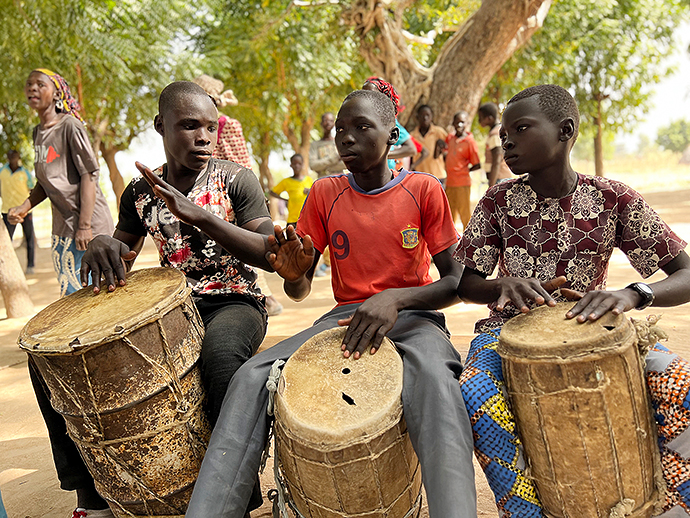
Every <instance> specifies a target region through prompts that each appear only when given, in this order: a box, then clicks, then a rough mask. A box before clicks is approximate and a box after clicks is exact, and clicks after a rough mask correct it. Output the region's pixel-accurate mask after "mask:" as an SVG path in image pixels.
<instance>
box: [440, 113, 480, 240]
mask: <svg viewBox="0 0 690 518" xmlns="http://www.w3.org/2000/svg"><path fill="white" fill-rule="evenodd" d="M468 118H469V116H468V115H467V112H465V111H459V112H458V113H456V114H455V115H453V127H454V128H455V134H454V135H448V137H446V148H445V149H444V151H443V154H444V157H445V160H446V174H447V178H446V196H447V197H448V204H449V205H450V212H451V215H452V217H453V221H456V220H457V217H458V216H460V221H462V228H463V229H465V228H467V223H469V221H470V216H471V215H472V214H471V211H470V188H471V186H472V179H471V178H470V171H474V170H476V169H479V168H480V166H481V164H480V160H479V146H477V142H475V140H474V137H473V136H472V133H470V132H469V131H467V119H468Z"/></svg>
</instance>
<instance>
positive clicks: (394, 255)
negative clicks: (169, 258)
mask: <svg viewBox="0 0 690 518" xmlns="http://www.w3.org/2000/svg"><path fill="white" fill-rule="evenodd" d="M397 139H398V132H397V129H396V128H395V112H394V108H393V104H392V103H391V101H390V99H388V98H387V97H386V96H385V95H383V94H381V93H379V92H373V91H366V90H358V91H355V92H353V93H351V94H350V95H349V96H348V97H347V98H346V99H345V101H344V102H343V104H342V107H341V108H340V111H339V112H338V118H337V122H336V145H337V147H338V152H339V155H340V157H341V158H342V160H343V162H344V163H345V164H346V165H347V168H348V169H349V170H350V174H343V175H337V176H331V177H327V178H322V179H318V180H316V181H315V182H314V185H313V186H312V189H311V192H310V193H309V196H308V197H307V201H306V203H305V205H304V208H303V209H302V213H301V215H300V218H299V221H298V225H297V229H298V231H299V234H300V235H301V236H302V238H303V243H302V242H301V241H300V240H296V239H294V238H295V233H294V231H293V230H292V229H291V228H290V227H288V230H287V238H288V241H286V240H285V237H283V236H279V238H278V242H274V243H273V252H274V254H273V255H271V256H269V258H270V261H271V264H272V265H273V267H274V268H275V270H276V271H277V272H278V273H279V274H280V275H281V276H283V277H284V278H285V284H284V286H285V291H286V293H287V294H288V295H289V296H290V297H291V298H293V299H295V300H302V299H303V298H305V297H306V296H307V295H308V294H309V292H310V290H311V283H312V278H313V275H314V269H315V265H316V264H317V261H318V257H319V253H320V252H321V251H322V250H324V248H325V247H326V245H327V244H330V246H331V250H332V252H333V253H332V255H333V263H332V264H333V266H332V267H333V269H334V275H333V276H332V285H333V292H334V296H335V299H336V301H337V302H338V305H337V306H336V307H335V308H334V309H333V310H331V311H330V312H328V313H326V314H325V315H323V316H322V317H321V318H319V319H318V320H317V321H316V322H315V324H314V325H313V326H312V327H311V328H309V329H306V330H305V331H303V332H301V333H299V334H297V335H296V336H294V337H292V338H289V339H287V340H285V341H283V342H281V343H279V344H277V345H275V346H274V347H272V348H270V349H268V350H266V351H264V352H262V353H261V354H258V355H257V356H255V357H254V358H252V359H251V360H250V361H249V362H247V363H246V364H245V365H244V366H243V367H242V368H241V369H240V370H239V371H238V372H237V374H236V376H235V378H234V379H233V382H232V383H231V385H230V387H229V389H228V393H227V395H226V398H225V402H224V404H223V409H222V411H221V415H220V418H219V421H218V425H217V426H216V428H215V430H214V432H213V435H212V437H211V443H210V445H209V448H208V450H207V453H206V457H205V458H204V462H203V465H202V468H201V472H200V473H199V478H198V480H197V483H196V486H195V489H194V494H193V495H192V500H191V502H190V505H189V508H188V510H187V516H188V517H194V518H200V517H204V518H207V517H220V516H232V517H240V516H242V515H243V513H244V512H245V510H246V506H247V501H248V499H249V494H250V493H251V490H252V484H253V481H254V479H255V477H256V473H257V470H258V469H259V464H260V462H261V453H262V451H263V448H264V445H265V441H266V438H267V433H268V427H269V424H270V421H269V418H268V416H267V415H266V405H267V401H268V390H267V389H266V387H265V384H266V379H267V376H268V373H269V370H270V368H271V366H272V365H273V363H274V361H275V360H276V359H287V358H289V357H290V355H291V354H292V353H293V352H294V351H295V350H297V349H298V348H299V347H300V346H301V345H302V344H303V343H304V342H305V340H307V339H308V338H310V337H311V336H313V335H315V334H317V333H318V332H321V331H324V330H326V329H330V328H333V327H336V326H338V325H347V326H348V332H347V334H346V336H345V340H344V343H343V346H342V347H343V350H344V354H345V356H350V355H354V357H355V358H359V357H360V356H361V355H362V354H364V352H365V351H366V349H367V347H368V346H369V345H371V347H372V349H371V352H372V353H374V352H375V350H376V349H377V348H378V346H379V344H380V343H381V341H382V340H383V337H384V336H386V335H387V336H388V337H389V338H390V339H391V340H393V341H394V342H395V344H396V346H397V347H398V348H399V349H400V350H401V351H402V355H403V365H404V380H405V381H404V387H403V396H402V399H403V408H404V413H405V420H406V422H407V426H408V430H409V432H410V438H411V439H412V444H413V445H414V447H415V450H416V451H417V455H418V456H419V459H420V462H421V466H422V476H423V480H424V484H425V487H426V491H427V496H428V501H429V512H430V516H432V517H434V518H436V517H438V518H441V517H443V518H454V517H466V518H470V517H474V516H476V502H475V489H474V474H473V468H472V462H471V455H472V454H471V449H472V446H471V442H472V441H471V435H470V425H469V422H468V418H467V413H466V412H465V410H464V407H463V402H462V397H461V394H460V390H459V385H458V383H457V378H458V376H459V373H460V371H461V370H462V365H461V363H460V357H459V356H458V354H457V352H456V351H455V349H454V348H453V346H452V344H451V343H450V341H449V339H448V331H447V329H446V327H445V321H444V318H443V315H442V314H441V313H438V312H436V311H434V309H437V308H441V307H445V306H447V305H449V304H452V303H453V302H454V301H455V300H456V297H455V293H454V291H453V290H454V286H453V284H454V283H455V282H456V281H457V280H458V278H459V274H460V271H459V269H458V268H459V265H458V264H457V263H455V262H454V261H453V260H452V258H451V253H452V250H453V248H454V247H455V243H456V241H457V234H456V232H455V228H454V225H453V222H452V221H451V219H450V211H449V210H448V204H447V201H446V199H445V195H444V193H443V190H442V188H441V185H440V184H439V183H438V182H437V181H436V180H434V179H433V178H431V177H430V176H429V175H425V174H417V173H410V172H408V171H405V170H402V171H400V172H399V173H396V172H395V171H391V170H390V169H389V168H388V164H387V155H388V150H389V148H390V146H391V145H393V143H395V142H396V140H397ZM271 242H273V238H271ZM372 243H375V244H376V246H375V247H373V246H372ZM432 256H433V259H434V262H435V264H436V265H437V267H438V269H439V272H440V275H441V279H440V280H438V281H436V282H432V280H431V278H430V276H429V265H430V261H431V257H432ZM361 361H365V359H362V360H361ZM218 495H223V498H218ZM347 496H348V495H344V497H347Z"/></svg>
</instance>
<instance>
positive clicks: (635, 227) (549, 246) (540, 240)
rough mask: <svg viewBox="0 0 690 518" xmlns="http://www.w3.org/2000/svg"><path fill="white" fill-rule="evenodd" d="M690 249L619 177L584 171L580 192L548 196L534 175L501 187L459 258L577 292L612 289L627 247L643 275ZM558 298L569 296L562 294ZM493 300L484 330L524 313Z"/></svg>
mask: <svg viewBox="0 0 690 518" xmlns="http://www.w3.org/2000/svg"><path fill="white" fill-rule="evenodd" d="M685 246H686V243H685V241H683V240H682V239H680V238H679V237H678V236H677V235H676V234H674V233H673V231H672V230H671V229H670V228H669V227H668V225H666V223H664V222H663V220H662V219H661V218H660V217H659V215H658V214H657V213H656V212H654V210H653V209H652V208H651V207H650V206H649V205H648V204H647V202H645V201H644V199H643V198H642V196H641V195H640V194H638V193H637V192H635V191H634V190H633V189H631V188H630V187H628V186H627V185H625V184H623V183H621V182H617V181H615V180H607V179H605V178H599V177H595V176H594V177H593V176H585V175H581V174H578V183H577V187H576V188H575V191H574V192H573V193H571V194H569V195H568V196H564V197H563V198H544V197H543V196H540V195H539V194H537V193H536V192H534V191H533V190H532V188H531V187H530V185H529V183H528V181H527V176H523V177H521V178H518V179H513V180H509V181H506V182H503V183H500V184H497V185H495V186H494V187H492V188H491V189H489V190H488V191H487V193H486V194H485V195H484V197H483V198H482V199H481V200H480V201H479V204H478V205H477V207H476V209H475V211H474V214H473V215H472V219H471V220H470V223H469V225H468V226H467V230H466V231H465V233H464V235H463V236H462V240H461V242H460V245H459V246H458V248H457V250H456V252H455V256H454V257H455V259H456V260H457V261H458V262H460V263H462V264H464V265H465V266H467V267H469V268H472V269H474V270H477V271H478V272H481V273H483V274H485V275H487V276H489V275H491V274H492V273H493V271H494V269H495V267H496V265H497V264H498V277H507V276H513V277H522V278H529V277H536V278H537V279H539V280H541V281H547V280H550V279H553V278H555V277H558V276H560V275H563V276H565V277H566V278H567V279H568V282H567V283H566V284H565V286H564V287H566V288H571V289H574V290H577V291H582V292H587V291H591V290H603V289H605V288H606V276H607V272H608V262H609V259H610V257H611V253H612V252H613V248H614V247H617V248H620V249H621V250H622V251H623V252H624V253H625V255H626V256H627V257H628V260H629V261H630V264H631V265H632V266H633V268H635V270H637V271H638V272H639V273H640V275H642V277H645V278H646V277H649V276H650V275H652V274H653V273H654V272H656V271H657V270H658V269H659V268H661V267H662V266H664V265H665V264H666V263H668V262H669V261H671V260H672V259H673V258H674V257H676V256H677V255H678V254H679V253H680V252H681V251H682V250H683V249H684V248H685ZM554 298H556V300H565V299H564V298H562V297H561V296H560V295H559V294H556V296H555V297H554ZM495 306H496V304H495V303H492V304H490V305H489V309H490V310H491V314H490V316H489V318H488V319H483V320H480V321H478V322H477V324H476V326H475V331H476V332H484V331H487V330H489V329H495V328H497V327H501V326H502V325H503V324H504V323H505V322H506V321H507V320H508V319H510V318H511V317H513V316H515V315H516V314H518V310H517V309H516V308H515V307H514V306H513V305H508V306H506V308H505V309H504V310H503V311H502V312H498V311H496V310H495Z"/></svg>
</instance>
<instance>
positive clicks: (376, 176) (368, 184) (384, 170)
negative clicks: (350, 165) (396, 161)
mask: <svg viewBox="0 0 690 518" xmlns="http://www.w3.org/2000/svg"><path fill="white" fill-rule="evenodd" d="M352 176H354V178H355V182H357V185H359V186H360V187H361V188H362V189H363V190H365V191H367V192H369V191H373V190H376V189H380V188H381V187H383V186H384V185H386V184H387V183H388V182H390V181H391V180H392V179H393V172H392V171H391V170H390V169H389V168H388V162H387V161H385V160H384V162H383V163H382V164H379V165H378V166H377V167H376V168H374V169H369V170H368V171H364V172H362V173H352Z"/></svg>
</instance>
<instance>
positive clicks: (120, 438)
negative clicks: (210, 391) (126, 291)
mask: <svg viewBox="0 0 690 518" xmlns="http://www.w3.org/2000/svg"><path fill="white" fill-rule="evenodd" d="M162 270H168V269H162V268H161V269H154V270H150V271H145V270H142V271H140V272H142V273H139V272H135V274H133V275H132V276H131V277H128V285H129V284H135V283H137V282H146V279H151V278H154V279H155V278H159V277H160V276H163V278H164V279H167V277H168V276H170V275H171V273H170V272H169V271H162ZM144 272H145V273H144ZM136 274H138V275H136ZM175 278H176V279H177V281H179V287H178V288H176V290H177V292H176V293H175V295H174V296H173V297H171V298H169V299H166V300H164V301H159V302H158V304H157V307H156V311H154V312H153V313H151V314H149V315H148V316H146V317H145V319H144V320H143V321H142V322H139V323H137V324H136V325H135V326H119V325H115V326H114V328H113V330H112V335H111V336H106V337H105V338H103V339H99V340H98V342H97V343H91V344H85V345H84V346H80V347H75V348H73V349H72V350H71V351H70V352H66V351H65V350H59V351H56V350H42V349H41V348H40V346H39V347H36V346H35V343H34V342H35V340H32V337H31V336H29V335H27V334H24V335H20V345H22V347H23V348H24V349H26V350H27V352H29V354H30V356H31V361H32V362H33V363H34V364H35V365H36V367H37V369H38V370H39V372H40V373H41V376H42V378H43V380H44V381H45V383H46V385H47V387H48V388H49V390H50V395H51V404H52V405H53V407H54V408H55V409H56V410H57V411H58V412H59V413H60V414H61V415H62V416H63V417H64V418H65V421H66V425H67V431H68V433H69V435H70V437H71V438H72V439H73V441H74V442H75V444H76V445H77V447H78V448H79V450H80V453H81V455H82V457H83V459H84V461H85V463H86V465H87V467H88V468H89V471H90V472H91V473H92V474H93V475H94V479H95V483H96V488H97V489H98V491H99V493H100V494H101V495H102V496H103V497H104V498H105V499H106V500H107V501H108V503H109V504H110V507H111V509H112V510H113V512H114V513H115V515H116V516H117V517H118V518H121V517H128V518H130V517H132V516H183V515H184V512H185V510H186V507H187V504H188V501H189V498H190V497H191V492H192V489H193V485H194V482H195V480H196V477H197V474H198V471H199V468H200V466H201V460H202V458H203V455H204V453H205V448H206V444H207V443H208V438H209V436H210V425H209V423H208V420H207V418H206V416H205V414H204V412H203V402H204V399H205V392H204V389H203V386H202V383H201V374H200V366H199V363H200V353H201V341H202V338H203V323H202V321H201V318H200V316H199V314H198V312H197V311H196V308H195V306H194V304H193V301H192V300H191V296H190V291H189V290H188V288H186V287H185V284H186V281H185V279H184V275H182V274H181V273H180V272H176V273H175V274H174V275H173V279H172V281H173V282H174V279H175ZM118 289H119V288H118ZM83 292H84V290H82V293H81V294H80V298H79V299H77V300H76V301H75V303H79V301H80V300H83V298H84V295H85V294H84V293H83ZM77 293H80V292H77ZM75 295H76V294H75ZM68 297H71V296H68ZM75 298H76V297H75ZM62 300H63V301H64V300H65V299H62ZM150 302H151V303H156V301H150ZM46 309H47V308H46ZM103 310H104V311H107V304H105V305H104V307H103ZM39 315H40V313H39ZM39 315H37V317H39ZM34 318H36V317H34ZM27 327H28V324H27ZM25 329H26V328H25ZM106 334H107V333H106ZM22 339H23V341H22Z"/></svg>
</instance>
